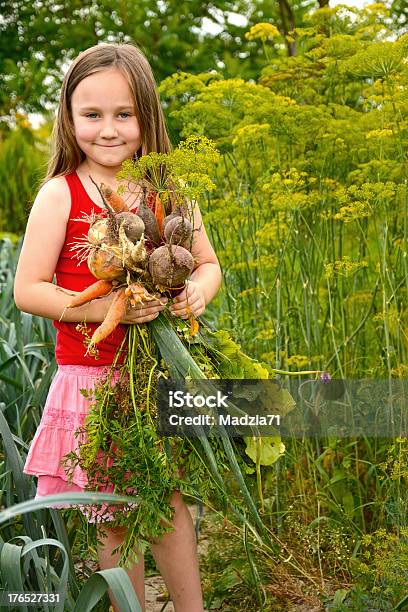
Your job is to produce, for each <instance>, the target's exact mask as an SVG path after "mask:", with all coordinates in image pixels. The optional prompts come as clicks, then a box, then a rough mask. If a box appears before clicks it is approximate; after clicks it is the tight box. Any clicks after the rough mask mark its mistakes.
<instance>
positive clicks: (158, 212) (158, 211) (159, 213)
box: [154, 194, 164, 236]
mask: <svg viewBox="0 0 408 612" xmlns="http://www.w3.org/2000/svg"><path fill="white" fill-rule="evenodd" d="M154 214H155V217H156V221H157V225H158V226H159V234H160V236H163V219H164V214H163V204H162V201H161V199H160V196H159V194H157V195H156V206H155V210H154Z"/></svg>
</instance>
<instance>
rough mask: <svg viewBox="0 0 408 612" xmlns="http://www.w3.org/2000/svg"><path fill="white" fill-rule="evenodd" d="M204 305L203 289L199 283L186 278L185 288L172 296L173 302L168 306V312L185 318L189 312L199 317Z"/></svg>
mask: <svg viewBox="0 0 408 612" xmlns="http://www.w3.org/2000/svg"><path fill="white" fill-rule="evenodd" d="M187 306H188V311H187ZM205 306H206V304H205V296H204V291H203V289H202V288H201V285H200V283H197V282H195V281H192V280H188V281H186V287H185V289H183V291H182V292H181V293H179V295H178V296H177V297H175V298H174V304H172V305H171V306H170V312H171V314H173V315H175V316H178V317H181V318H182V319H187V318H188V315H189V314H193V315H194V316H195V317H199V316H200V315H201V314H203V312H204V310H205Z"/></svg>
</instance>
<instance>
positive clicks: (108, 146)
mask: <svg viewBox="0 0 408 612" xmlns="http://www.w3.org/2000/svg"><path fill="white" fill-rule="evenodd" d="M121 146H122V145H121V144H117V145H101V144H100V145H98V147H105V148H106V149H113V148H114V147H121Z"/></svg>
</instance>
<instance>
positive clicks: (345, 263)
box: [324, 255, 368, 278]
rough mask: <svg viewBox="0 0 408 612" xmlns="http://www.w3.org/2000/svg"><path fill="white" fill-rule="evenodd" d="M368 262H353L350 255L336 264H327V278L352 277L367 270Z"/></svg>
mask: <svg viewBox="0 0 408 612" xmlns="http://www.w3.org/2000/svg"><path fill="white" fill-rule="evenodd" d="M367 267H368V262H367V261H365V260H363V261H351V260H350V257H349V256H348V255H344V257H343V258H342V259H336V261H334V262H329V263H327V264H325V266H324V269H325V274H324V275H325V277H326V278H332V277H333V276H336V275H337V276H352V275H353V274H355V273H356V272H357V271H358V270H361V269H362V268H367Z"/></svg>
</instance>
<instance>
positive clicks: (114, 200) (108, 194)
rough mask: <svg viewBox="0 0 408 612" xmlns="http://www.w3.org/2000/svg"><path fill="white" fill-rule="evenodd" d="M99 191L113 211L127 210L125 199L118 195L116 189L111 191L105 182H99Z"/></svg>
mask: <svg viewBox="0 0 408 612" xmlns="http://www.w3.org/2000/svg"><path fill="white" fill-rule="evenodd" d="M101 192H102V194H103V196H104V198H106V200H107V201H108V204H110V205H111V207H112V208H113V210H114V212H115V213H120V212H125V211H128V210H129V208H128V205H127V204H126V202H125V200H124V199H123V198H121V197H120V195H119V194H118V193H116V191H113V189H112V188H111V187H109V185H105V183H101Z"/></svg>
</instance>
